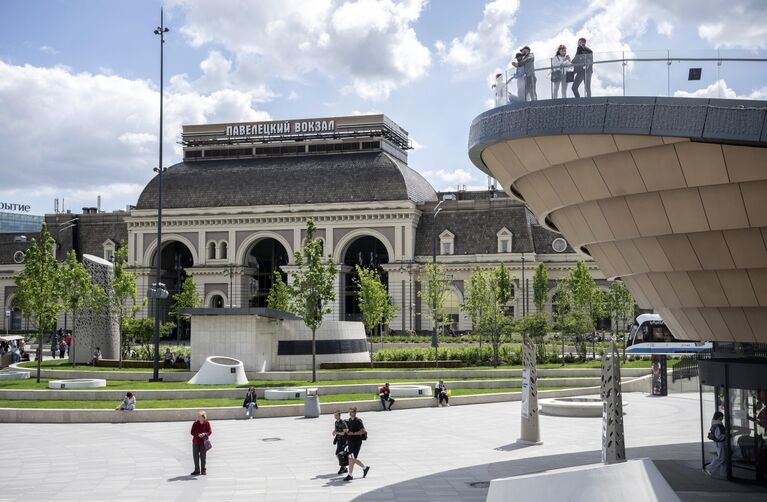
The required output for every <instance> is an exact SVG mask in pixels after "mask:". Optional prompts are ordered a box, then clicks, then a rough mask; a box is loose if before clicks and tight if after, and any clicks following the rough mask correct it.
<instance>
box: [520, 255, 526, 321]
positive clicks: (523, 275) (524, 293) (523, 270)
mask: <svg viewBox="0 0 767 502" xmlns="http://www.w3.org/2000/svg"><path fill="white" fill-rule="evenodd" d="M520 286H522V317H525V316H526V315H527V301H526V300H525V298H526V296H525V295H526V291H527V288H526V287H525V253H522V284H520Z"/></svg>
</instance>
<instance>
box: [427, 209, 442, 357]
mask: <svg viewBox="0 0 767 502" xmlns="http://www.w3.org/2000/svg"><path fill="white" fill-rule="evenodd" d="M443 202H444V201H443V200H441V201H439V203H438V204H437V205H436V206H434V213H433V216H432V224H431V228H432V231H431V265H432V267H434V271H433V272H434V275H433V277H434V278H436V277H437V215H438V214H439V212H440V211H442V207H441V206H442V203H443ZM430 287H431V288H433V287H434V286H433V285H430ZM436 309H437V299H436V298H435V297H434V295H432V299H431V318H432V333H431V346H432V347H434V366H435V367H436V366H437V355H438V354H439V352H438V349H439V339H438V338H437V315H436V313H435V312H434V311H435V310H436Z"/></svg>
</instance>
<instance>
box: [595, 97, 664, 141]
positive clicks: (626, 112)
mask: <svg viewBox="0 0 767 502" xmlns="http://www.w3.org/2000/svg"><path fill="white" fill-rule="evenodd" d="M607 103H608V105H607V109H606V111H605V131H606V132H607V131H615V132H620V133H622V134H650V130H651V129H652V118H653V114H654V112H655V98H650V97H648V98H645V97H631V98H607Z"/></svg>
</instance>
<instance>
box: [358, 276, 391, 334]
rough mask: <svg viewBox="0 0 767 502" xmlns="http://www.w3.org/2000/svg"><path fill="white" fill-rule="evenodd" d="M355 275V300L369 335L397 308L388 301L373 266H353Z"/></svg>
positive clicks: (384, 288)
mask: <svg viewBox="0 0 767 502" xmlns="http://www.w3.org/2000/svg"><path fill="white" fill-rule="evenodd" d="M355 270H356V272H357V275H356V277H355V278H354V283H355V284H356V285H357V302H358V304H359V307H360V311H361V312H362V322H363V324H364V325H365V331H366V332H367V333H368V336H369V335H372V334H373V330H374V329H375V328H376V326H378V325H379V324H386V323H388V322H389V321H390V320H391V319H393V318H394V316H395V315H396V313H397V309H396V308H395V307H394V305H392V304H391V301H389V292H388V291H386V286H384V285H383V283H382V282H381V276H380V274H379V273H378V270H376V269H373V268H362V267H360V266H359V265H357V266H356V268H355Z"/></svg>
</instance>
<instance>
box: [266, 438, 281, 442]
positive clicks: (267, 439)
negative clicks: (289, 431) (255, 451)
mask: <svg viewBox="0 0 767 502" xmlns="http://www.w3.org/2000/svg"><path fill="white" fill-rule="evenodd" d="M261 441H264V442H271V441H282V438H263V439H261Z"/></svg>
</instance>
